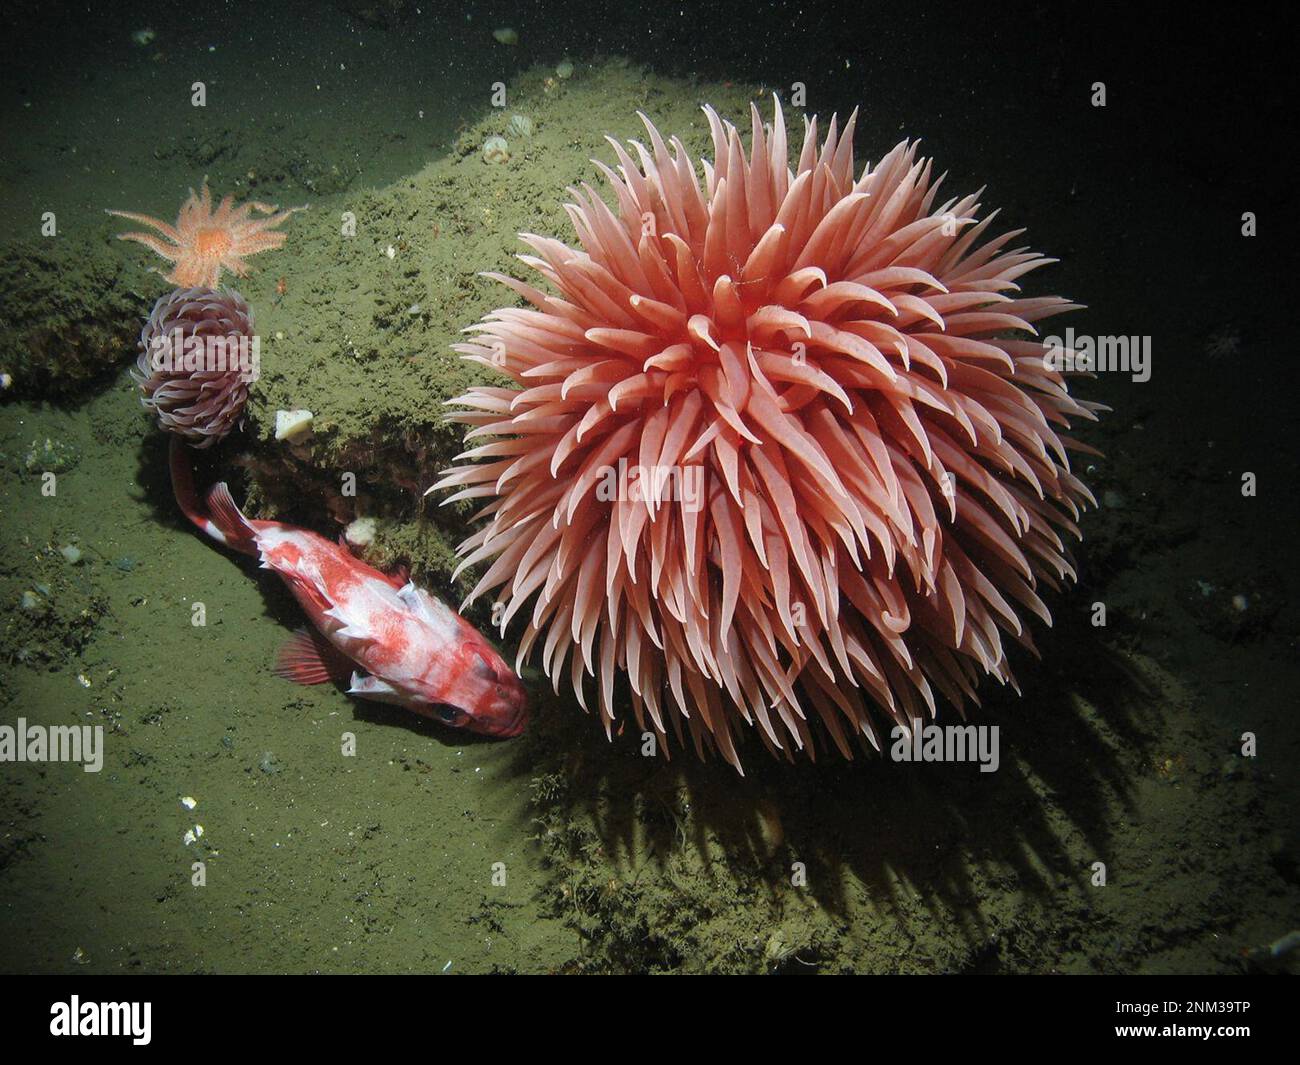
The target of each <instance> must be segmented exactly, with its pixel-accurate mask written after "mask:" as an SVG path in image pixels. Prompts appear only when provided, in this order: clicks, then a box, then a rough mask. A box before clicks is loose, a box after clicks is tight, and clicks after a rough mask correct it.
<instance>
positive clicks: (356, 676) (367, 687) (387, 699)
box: [348, 672, 402, 703]
mask: <svg viewBox="0 0 1300 1065" xmlns="http://www.w3.org/2000/svg"><path fill="white" fill-rule="evenodd" d="M348 694H349V695H359V696H361V698H363V699H374V700H375V701H376V702H381V703H395V702H399V701H400V700H401V698H402V693H401V692H399V691H398V690H397V689H396V688H394V687H393V686H392V685H391V684H389V683H388V681H386V680H380V679H379V678H378V677H363V676H362V675H361V674H360V673H357V672H353V674H352V686H351V687H349V688H348Z"/></svg>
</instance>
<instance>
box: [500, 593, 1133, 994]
mask: <svg viewBox="0 0 1300 1065" xmlns="http://www.w3.org/2000/svg"><path fill="white" fill-rule="evenodd" d="M1081 598H1082V597H1081V596H1079V595H1076V596H1074V597H1072V599H1071V600H1070V601H1068V602H1066V603H1064V604H1062V609H1060V610H1059V613H1060V614H1061V617H1059V618H1058V621H1057V625H1056V628H1055V629H1053V630H1050V631H1046V632H1043V631H1040V632H1038V633H1036V637H1037V639H1038V642H1039V648H1040V651H1041V653H1042V661H1041V662H1038V661H1035V660H1034V659H1033V658H1032V657H1031V656H1029V655H1028V654H1022V655H1020V656H1019V659H1018V660H1017V661H1016V662H1015V663H1014V665H1015V667H1016V673H1017V676H1018V678H1019V679H1020V681H1021V684H1022V686H1023V693H1024V694H1023V697H1018V696H1017V695H1016V694H1015V692H1014V691H1012V690H1009V689H1001V688H998V687H997V686H996V685H984V686H982V687H981V689H980V694H981V697H982V698H983V699H984V703H985V705H984V707H983V708H982V709H978V708H977V709H974V710H973V711H972V714H971V718H970V720H971V723H974V724H979V725H987V726H997V727H998V728H999V738H1000V765H999V768H998V770H997V771H996V772H990V773H981V772H980V771H979V768H978V766H976V765H973V764H961V765H954V764H935V763H916V764H906V763H899V762H894V761H892V760H891V759H890V758H889V757H887V756H885V757H877V758H874V759H873V758H871V757H869V756H859V757H858V758H857V759H856V760H855V761H853V762H845V761H843V760H842V759H840V758H839V757H838V755H837V754H835V753H833V752H828V753H823V754H822V756H821V758H820V759H819V761H818V762H817V764H815V765H813V764H808V761H807V759H806V758H801V759H800V760H799V761H798V762H797V763H795V764H787V763H784V762H781V761H777V760H774V759H772V758H771V757H769V756H768V754H767V753H766V751H765V750H764V749H763V748H762V746H761V744H759V743H758V742H756V741H749V742H746V743H745V744H744V746H743V748H742V751H741V755H742V759H743V761H744V766H745V773H746V775H745V776H744V777H738V776H737V775H736V773H735V772H734V771H733V770H732V769H731V768H730V767H729V766H727V765H726V764H725V763H723V762H721V760H720V759H718V758H717V757H716V756H713V757H711V758H709V759H708V761H706V762H700V761H699V760H697V759H696V758H695V757H694V754H693V753H692V752H689V751H687V752H683V751H680V750H675V751H674V753H673V758H672V760H671V761H670V762H668V761H665V760H663V759H662V758H656V759H650V758H644V757H642V756H641V754H640V750H639V745H640V742H641V741H640V737H639V736H638V735H633V734H632V733H631V730H630V729H629V731H628V734H626V735H623V736H616V737H614V742H613V743H612V744H611V743H607V742H606V740H605V738H604V736H603V734H602V733H601V730H600V728H599V726H598V724H597V722H596V721H595V720H593V719H592V718H590V717H588V716H587V715H584V714H582V712H581V710H579V709H576V708H575V707H574V706H573V705H572V700H571V699H569V700H565V699H556V698H554V697H553V696H551V694H550V691H549V684H548V685H547V691H546V695H547V696H548V697H549V698H548V699H547V700H546V701H545V705H543V706H542V707H540V708H539V712H538V714H537V715H536V716H535V724H534V727H533V729H532V730H531V732H530V734H529V736H527V737H526V738H525V740H524V741H522V742H521V744H520V745H519V748H518V760H519V765H518V768H519V771H520V772H521V773H522V772H528V773H531V774H532V775H533V781H532V786H533V791H534V803H535V807H536V809H537V813H538V816H537V824H538V826H539V832H538V840H539V842H540V844H541V846H542V849H543V854H544V856H545V857H546V858H547V860H548V861H549V862H550V865H551V868H552V871H553V873H554V874H555V876H556V880H557V884H556V885H554V886H555V887H556V891H557V897H556V907H555V909H556V914H557V915H559V914H562V913H567V914H568V915H569V916H570V917H572V918H573V919H574V920H575V921H576V923H577V924H578V925H579V927H580V928H581V929H583V930H584V931H586V932H587V933H588V934H589V938H592V939H594V940H595V941H596V942H597V944H599V945H600V946H601V947H602V948H603V949H604V951H605V955H606V957H605V959H604V960H605V961H606V962H607V963H608V962H611V961H612V962H613V963H615V964H625V965H628V966H630V967H635V968H642V967H654V966H655V965H665V966H670V965H680V964H681V963H682V955H681V948H680V946H679V945H678V942H677V941H680V940H681V939H682V936H683V935H685V932H686V929H687V928H690V930H691V931H690V934H691V935H692V936H696V937H700V936H704V935H707V934H708V933H707V932H705V931H703V929H704V926H705V925H707V924H710V923H713V924H717V925H720V926H721V925H725V928H720V930H719V932H718V933H717V934H718V935H721V936H723V937H727V936H730V937H732V938H733V939H734V940H735V942H734V943H732V944H729V945H728V944H723V943H713V944H711V945H710V946H709V947H708V948H707V950H706V953H708V952H712V956H713V964H715V965H716V964H719V962H718V959H719V958H720V957H722V956H726V957H728V958H729V959H730V961H731V962H732V963H734V964H735V965H736V966H737V967H739V968H745V967H750V968H753V967H766V968H768V969H772V968H781V967H782V964H783V963H785V962H788V960H789V959H788V957H787V954H786V952H785V951H784V950H783V946H789V947H791V948H793V947H795V946H802V948H803V949H802V950H800V951H799V952H798V961H799V962H801V963H802V965H803V966H805V967H807V966H810V965H811V966H817V965H820V964H822V963H827V964H829V963H830V962H831V961H832V959H833V956H834V955H835V954H836V953H837V952H836V950H835V948H834V945H833V943H832V942H831V941H832V940H834V939H836V938H838V937H843V936H846V935H847V936H851V937H857V938H859V939H861V938H864V937H866V936H869V935H870V934H871V932H870V931H868V930H867V929H866V928H865V927H864V926H868V925H874V924H876V923H880V922H882V921H883V922H886V923H888V922H889V920H890V919H891V918H892V922H893V923H894V924H895V926H896V932H897V935H896V936H895V937H894V940H893V942H894V943H897V942H899V941H900V940H901V941H904V942H909V941H912V940H914V939H917V940H919V939H921V938H922V936H923V935H924V936H925V937H926V938H927V939H928V940H929V941H930V942H929V944H926V943H917V944H913V945H914V946H915V948H916V949H917V950H918V951H920V952H921V953H922V954H924V952H925V951H927V950H930V951H933V953H932V955H931V957H932V960H933V962H934V965H933V966H932V967H939V968H948V967H958V968H970V967H975V966H977V965H979V964H980V957H981V952H983V951H985V950H986V948H987V945H988V944H989V942H990V938H991V936H993V935H995V934H996V933H997V932H998V930H999V928H1000V927H1003V926H1005V924H1006V923H1007V919H1008V917H1007V913H1006V910H1007V903H1008V898H1007V897H1008V896H1012V895H1014V896H1019V897H1021V898H1023V897H1026V896H1027V897H1031V898H1034V897H1036V898H1038V899H1039V900H1047V899H1049V898H1050V897H1051V896H1052V895H1053V894H1054V893H1058V892H1059V891H1060V890H1061V889H1062V888H1064V887H1067V886H1070V885H1073V886H1074V887H1076V888H1083V887H1086V884H1087V877H1088V876H1089V874H1090V872H1091V870H1090V868H1089V866H1090V863H1091V861H1092V860H1093V858H1091V857H1088V858H1087V859H1086V860H1084V859H1083V858H1082V857H1081V856H1083V855H1092V856H1105V855H1106V854H1107V853H1108V852H1109V850H1110V846H1109V844H1110V842H1111V839H1110V837H1111V832H1112V826H1113V825H1114V823H1115V821H1116V819H1117V817H1122V816H1123V815H1125V814H1128V813H1131V812H1132V810H1133V804H1134V790H1133V789H1134V786H1135V783H1136V773H1137V772H1139V771H1140V769H1141V766H1142V765H1143V764H1145V763H1149V761H1150V758H1149V754H1148V746H1149V743H1150V739H1149V737H1150V736H1151V734H1152V731H1153V728H1154V724H1155V719H1156V718H1155V700H1156V691H1155V689H1154V688H1153V687H1152V686H1151V685H1150V683H1149V682H1148V681H1147V680H1145V679H1144V678H1143V677H1142V676H1141V675H1140V674H1139V673H1138V672H1137V671H1136V670H1135V669H1134V668H1133V667H1132V666H1131V664H1130V663H1129V662H1128V660H1126V659H1125V658H1124V657H1123V656H1122V655H1121V654H1119V653H1118V652H1116V651H1114V650H1112V649H1111V648H1109V647H1107V646H1106V645H1105V644H1104V643H1102V642H1101V641H1100V640H1099V639H1098V632H1097V630H1095V629H1093V628H1092V627H1091V626H1090V625H1089V624H1088V623H1087V619H1086V615H1084V614H1083V611H1082V610H1081V609H1080V608H1079V605H1078V604H1079V600H1080V599H1081ZM1072 606H1073V607H1074V609H1069V608H1070V607H1072ZM945 711H946V713H945ZM940 715H941V716H940V723H948V724H951V723H955V722H956V721H957V718H956V716H955V714H953V711H952V710H951V708H949V707H944V708H941V710H940ZM823 739H824V737H823ZM886 752H887V753H888V747H887V748H886ZM801 867H802V871H803V875H804V876H805V877H806V886H803V891H802V892H797V893H794V894H797V895H801V896H803V897H802V898H801V900H800V901H801V902H805V901H806V900H807V899H808V898H811V900H812V901H813V903H814V906H815V909H816V910H817V911H819V913H820V916H819V917H815V918H813V919H811V920H810V919H809V918H808V917H807V915H806V914H805V915H804V916H803V917H801V918H800V922H801V924H802V926H803V931H802V932H796V933H791V934H790V935H789V938H790V939H791V940H792V941H791V942H789V943H787V944H784V945H783V944H782V943H781V942H780V940H779V937H778V941H777V942H776V944H775V946H772V944H771V937H772V936H773V935H774V928H776V927H777V926H778V925H780V926H781V927H782V928H784V927H785V926H784V925H783V924H782V921H788V915H789V914H790V913H791V912H796V911H798V907H795V909H794V910H792V898H793V895H792V885H793V882H794V880H795V878H797V877H798V876H799V874H800V869H801ZM804 893H806V894H804ZM738 908H739V909H740V911H741V916H737V913H736V912H735V911H736V910H737V909H738ZM1013 908H1014V907H1013ZM798 912H802V911H798ZM724 915H726V917H725V920H723V919H722V918H723V916H724ZM1011 917H1012V918H1014V917H1015V914H1014V913H1013V914H1011ZM692 926H693V927H692ZM638 934H640V935H641V936H642V937H643V938H642V939H641V940H640V941H639V943H638V942H634V940H635V937H636V936H637V935H638ZM782 934H785V933H782ZM935 936H940V937H947V941H946V942H943V943H938V944H936V943H935V942H934V937H935ZM800 937H801V938H800ZM953 940H959V941H964V943H963V942H953ZM764 941H767V942H768V948H767V950H766V953H764V948H763V943H764ZM754 943H757V944H758V946H757V948H755V947H754ZM909 949H911V948H910V947H909ZM908 963H909V964H910V965H912V966H914V967H921V968H924V967H926V966H925V959H924V958H923V957H921V958H918V957H917V956H916V955H915V954H913V955H912V956H910V957H909V958H908ZM795 968H798V966H795ZM804 971H807V969H806V968H805V969H804Z"/></svg>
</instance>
